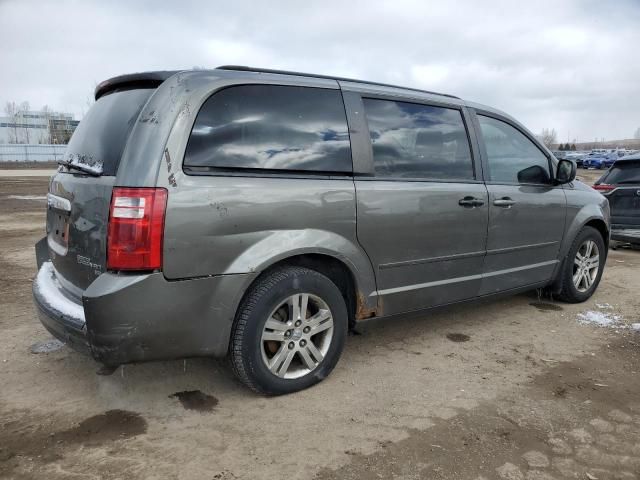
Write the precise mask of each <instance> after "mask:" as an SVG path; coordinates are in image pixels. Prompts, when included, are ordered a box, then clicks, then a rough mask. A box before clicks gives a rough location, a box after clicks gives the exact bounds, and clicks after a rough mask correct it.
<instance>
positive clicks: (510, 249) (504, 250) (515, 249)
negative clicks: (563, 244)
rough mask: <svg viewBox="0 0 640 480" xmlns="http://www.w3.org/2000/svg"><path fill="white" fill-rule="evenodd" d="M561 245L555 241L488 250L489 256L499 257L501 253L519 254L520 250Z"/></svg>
mask: <svg viewBox="0 0 640 480" xmlns="http://www.w3.org/2000/svg"><path fill="white" fill-rule="evenodd" d="M559 243H560V242H559V241H557V240H553V241H551V242H542V243H532V244H530V245H518V246H515V247H505V248H493V249H491V250H487V255H499V254H501V253H511V252H518V251H520V250H527V249H529V248H543V247H551V246H553V245H557V244H559Z"/></svg>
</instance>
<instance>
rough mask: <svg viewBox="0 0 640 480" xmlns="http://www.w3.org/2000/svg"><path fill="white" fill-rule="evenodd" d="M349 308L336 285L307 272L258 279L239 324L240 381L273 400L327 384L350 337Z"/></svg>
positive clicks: (234, 351) (236, 360) (235, 359)
mask: <svg viewBox="0 0 640 480" xmlns="http://www.w3.org/2000/svg"><path fill="white" fill-rule="evenodd" d="M347 325H348V317H347V308H346V305H345V301H344V299H343V297H342V294H341V293H340V290H339V289H338V287H336V285H335V284H334V283H333V282H332V281H331V280H329V279H328V278H327V277H325V276H324V275H322V274H320V273H318V272H316V271H314V270H309V269H307V268H301V267H287V268H280V269H277V270H274V271H273V272H270V273H267V274H266V275H265V276H264V277H262V278H260V279H258V281H257V282H256V284H255V285H254V286H253V287H252V288H251V290H250V291H249V292H248V293H247V295H246V297H245V299H244V300H243V302H242V304H241V306H240V308H239V309H238V313H237V315H236V320H235V323H234V328H233V333H232V337H231V345H230V356H231V363H232V365H233V369H234V372H235V374H236V376H237V377H238V378H239V379H240V381H241V382H242V383H244V384H245V385H247V386H248V387H249V388H251V389H253V390H255V391H257V392H259V393H264V394H268V395H279V394H284V393H291V392H295V391H298V390H302V389H304V388H307V387H310V386H311V385H314V384H316V383H318V382H319V381H321V380H322V379H324V378H325V377H326V376H327V375H329V373H330V372H331V370H333V368H334V366H335V365H336V363H337V362H338V359H339V357H340V354H341V353H342V349H343V346H344V342H345V338H346V335H347Z"/></svg>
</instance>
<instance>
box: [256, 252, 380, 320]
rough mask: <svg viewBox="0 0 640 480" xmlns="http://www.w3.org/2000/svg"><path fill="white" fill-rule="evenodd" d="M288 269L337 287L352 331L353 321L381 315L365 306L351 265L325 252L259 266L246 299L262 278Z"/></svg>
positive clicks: (363, 292)
mask: <svg viewBox="0 0 640 480" xmlns="http://www.w3.org/2000/svg"><path fill="white" fill-rule="evenodd" d="M287 266H292V267H304V268H308V269H309V270H314V271H316V272H318V273H321V274H322V275H324V276H326V277H327V278H329V280H331V281H332V282H333V283H334V284H335V285H336V286H337V287H338V289H339V290H340V292H341V293H342V296H343V298H344V300H345V303H346V305H347V311H348V313H349V327H353V326H354V324H355V322H356V320H360V319H364V318H370V317H374V316H379V315H380V314H381V312H380V311H379V309H378V306H377V304H375V305H374V306H369V305H368V304H367V301H366V300H367V297H369V295H368V293H366V287H365V285H363V281H362V278H361V277H360V276H359V275H358V272H357V270H356V268H355V267H354V265H353V264H351V263H350V262H348V261H345V260H344V259H342V258H339V257H338V256H336V255H331V254H328V253H326V252H318V251H307V252H301V253H296V254H292V255H289V256H286V257H283V258H274V259H272V261H271V262H269V263H267V264H265V265H263V266H262V268H261V272H260V275H259V276H258V277H257V278H256V279H255V280H254V281H253V282H252V283H251V285H249V287H248V288H247V289H246V291H245V295H246V294H247V292H249V291H250V290H251V288H252V287H253V285H254V284H255V283H256V282H257V281H258V280H259V279H260V278H262V277H263V276H264V275H267V274H268V273H269V272H272V271H273V270H275V269H277V268H283V267H287ZM364 283H366V282H364Z"/></svg>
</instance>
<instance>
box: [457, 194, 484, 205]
mask: <svg viewBox="0 0 640 480" xmlns="http://www.w3.org/2000/svg"><path fill="white" fill-rule="evenodd" d="M458 205H460V206H461V207H465V208H473V207H481V206H482V205H484V200H481V199H479V198H475V197H471V196H467V197H464V198H461V199H460V200H459V201H458Z"/></svg>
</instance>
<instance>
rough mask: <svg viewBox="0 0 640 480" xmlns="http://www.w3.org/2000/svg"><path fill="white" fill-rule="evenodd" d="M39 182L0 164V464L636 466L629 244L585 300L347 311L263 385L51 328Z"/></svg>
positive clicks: (85, 472)
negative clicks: (134, 361)
mask: <svg viewBox="0 0 640 480" xmlns="http://www.w3.org/2000/svg"><path fill="white" fill-rule="evenodd" d="M599 173H600V172H586V173H585V172H584V171H582V170H581V171H580V174H581V175H583V176H585V175H586V176H588V177H589V178H587V180H593V178H594V177H596V178H597V176H598V175H599ZM46 190H47V177H35V176H34V177H20V176H17V177H3V176H2V175H1V174H0V272H1V275H0V302H1V306H0V308H1V310H0V478H16V479H26V478H47V479H63V478H74V479H85V478H86V479H91V478H108V479H119V478H123V479H125V478H126V479H138V478H144V479H164V478H169V479H224V480H231V479H244V478H247V479H260V478H265V479H274V478H290V479H297V478H316V479H380V478H381V479H391V478H395V479H418V478H424V479H471V480H474V479H487V480H488V479H494V478H495V479H506V480H520V479H526V480H548V479H571V478H578V479H588V480H593V479H598V480H604V479H638V478H640V377H639V372H640V332H636V331H635V330H633V328H631V324H633V323H636V322H640V296H639V295H638V287H639V286H640V251H636V250H631V249H626V248H620V249H617V250H615V251H613V250H612V251H611V252H610V256H609V259H608V262H607V268H606V269H605V273H604V277H603V280H602V283H601V284H600V287H599V289H598V291H597V292H596V294H595V295H594V297H593V298H592V299H591V300H589V301H588V302H586V303H584V304H580V305H567V304H562V303H558V302H555V301H552V300H550V299H548V298H542V299H541V298H538V295H537V294H536V292H532V293H529V294H524V295H519V296H516V297H511V298H507V299H500V300H493V301H485V302H483V303H480V304H478V303H476V304H469V305H465V306H458V307H454V308H449V309H443V310H438V311H433V312H430V313H427V314H422V315H414V316H410V317H403V318H396V319H391V320H372V321H369V322H366V323H362V324H360V325H359V326H358V331H359V332H360V335H352V336H350V337H349V339H348V342H347V346H346V349H345V352H344V355H343V357H342V359H341V361H340V363H339V364H338V367H337V368H336V370H335V371H334V372H333V374H332V375H331V376H330V377H329V378H327V379H326V380H325V381H324V382H323V383H321V384H320V385H318V386H316V387H314V388H311V389H309V390H306V391H304V392H300V393H297V394H294V395H289V396H285V397H278V398H265V397H260V396H257V395H255V394H253V393H251V392H250V391H249V390H247V389H245V388H243V387H242V386H240V385H239V384H238V383H237V382H236V381H235V380H234V378H233V376H232V374H231V371H230V369H229V368H228V366H227V364H226V362H225V361H216V360H212V359H189V360H186V361H183V360H180V361H171V362H156V363H148V364H140V365H127V366H125V367H120V368H118V369H117V370H116V371H115V372H113V373H112V374H111V375H104V373H109V372H100V373H103V374H102V375H100V374H98V372H99V367H100V366H99V365H97V364H96V363H95V362H93V361H92V360H91V359H89V358H86V357H83V356H82V355H80V354H77V353H75V352H73V351H72V350H70V349H69V348H67V347H66V346H60V345H57V344H56V342H50V340H51V337H50V336H49V335H48V334H47V332H46V331H45V330H44V328H43V327H42V326H41V325H40V324H39V323H38V320H37V318H36V315H35V309H34V307H33V305H32V301H31V281H32V279H33V277H34V274H35V259H34V253H33V244H34V243H35V242H36V240H38V239H39V238H41V237H42V236H43V233H44V226H43V225H44V222H43V220H44V212H45V201H44V195H45V194H46ZM581 315H587V316H588V317H596V318H610V319H616V318H617V321H618V322H619V324H618V325H616V326H615V327H609V328H602V327H596V326H593V325H590V324H589V325H585V324H581V323H580V322H579V320H580V319H581V318H583V317H581ZM176 321H179V319H177V320H176ZM42 342H45V343H42ZM46 342H48V343H46ZM32 352H41V353H32Z"/></svg>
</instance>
